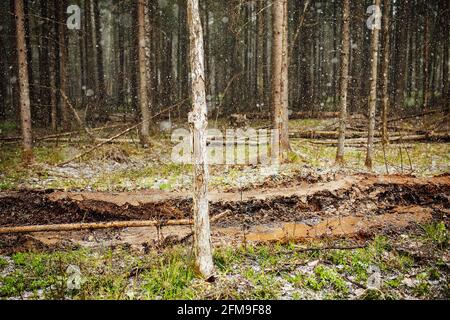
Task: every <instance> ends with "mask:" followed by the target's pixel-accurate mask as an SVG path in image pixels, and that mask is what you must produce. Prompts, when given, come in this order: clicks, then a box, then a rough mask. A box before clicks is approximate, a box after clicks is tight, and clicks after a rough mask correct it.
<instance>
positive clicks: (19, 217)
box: [0, 175, 450, 253]
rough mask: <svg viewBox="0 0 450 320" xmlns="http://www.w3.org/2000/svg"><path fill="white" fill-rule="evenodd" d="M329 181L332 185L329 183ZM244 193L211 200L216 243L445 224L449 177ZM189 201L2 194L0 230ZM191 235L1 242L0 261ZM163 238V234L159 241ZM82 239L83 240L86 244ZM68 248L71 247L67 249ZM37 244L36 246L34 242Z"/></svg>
mask: <svg viewBox="0 0 450 320" xmlns="http://www.w3.org/2000/svg"><path fill="white" fill-rule="evenodd" d="M330 180H331V181H330ZM268 185H270V187H266V186H261V187H260V188H258V189H252V190H248V191H244V192H226V193H219V192H211V193H210V199H211V214H212V215H216V214H219V213H221V212H224V211H225V210H231V214H230V215H228V216H227V217H226V218H224V219H222V220H221V221H219V222H218V223H216V224H215V225H214V226H213V238H214V241H215V242H221V243H222V242H227V243H229V242H233V241H284V240H300V239H304V238H311V237H327V236H331V237H342V236H347V237H355V236H358V237H362V236H368V235H370V234H373V233H374V232H387V231H391V230H396V229H401V228H405V227H408V226H409V225H411V224H414V223H424V222H426V221H428V220H431V219H433V217H439V218H441V219H442V218H446V217H447V216H446V215H447V214H448V212H449V209H450V176H449V175H443V176H439V177H434V178H428V179H422V178H414V177H408V176H370V175H356V176H348V177H344V176H340V177H336V178H335V179H327V180H326V181H325V182H313V183H308V182H306V181H299V182H298V184H294V183H292V182H290V183H288V184H286V183H280V186H279V187H278V188H273V185H272V184H268ZM191 206H192V201H191V199H190V197H189V194H185V193H168V192H162V191H146V192H141V193H89V192H86V193H84V192H62V191H14V192H1V193H0V226H23V225H43V224H59V223H79V222H103V221H126V220H160V221H161V222H162V223H163V222H164V220H169V219H181V218H188V217H191ZM189 231H190V228H189V227H164V228H162V229H160V230H157V229H156V228H128V229H125V230H102V231H96V232H91V231H83V232H81V231H80V232H64V233H62V232H61V233H56V232H53V233H40V234H32V235H20V236H19V235H7V236H5V235H4V236H1V237H0V253H1V252H5V251H10V250H12V249H13V248H16V249H17V250H27V249H29V247H33V248H36V247H37V248H39V249H40V247H44V248H45V247H47V246H52V245H55V244H56V243H58V244H59V245H60V244H61V243H68V242H69V243H77V244H81V245H88V246H89V245H95V244H96V243H97V244H98V243H100V242H101V243H102V244H105V243H108V244H117V243H124V242H125V243H131V244H139V245H142V244H143V243H147V244H148V243H150V244H151V243H152V242H155V241H161V240H162V239H163V238H166V240H167V239H169V238H174V239H175V240H176V239H179V238H182V237H184V236H185V235H187V234H189ZM161 232H162V234H161ZM86 239H87V240H86ZM69 240H70V241H69ZM36 241H37V242H38V244H36V243H35V242H36Z"/></svg>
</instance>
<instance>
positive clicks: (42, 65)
mask: <svg viewBox="0 0 450 320" xmlns="http://www.w3.org/2000/svg"><path fill="white" fill-rule="evenodd" d="M41 16H42V17H43V20H42V22H41V23H42V24H41V28H40V32H41V43H40V48H39V84H40V85H41V87H40V88H39V105H40V108H39V109H38V112H36V116H38V119H36V120H35V121H36V122H37V123H39V124H40V125H42V124H44V125H48V123H49V119H50V116H49V115H50V113H51V106H50V105H49V100H50V90H52V89H50V88H49V87H50V78H49V72H48V69H49V49H48V48H49V33H50V32H49V29H50V28H49V25H50V24H51V22H50V21H48V20H46V19H48V18H49V17H50V15H49V9H48V5H47V2H46V1H43V2H42V4H41ZM44 106H45V108H44Z"/></svg>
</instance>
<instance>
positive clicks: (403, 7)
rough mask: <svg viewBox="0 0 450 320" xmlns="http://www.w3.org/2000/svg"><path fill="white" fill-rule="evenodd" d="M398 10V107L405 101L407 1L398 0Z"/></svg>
mask: <svg viewBox="0 0 450 320" xmlns="http://www.w3.org/2000/svg"><path fill="white" fill-rule="evenodd" d="M397 5H399V6H400V12H399V17H398V18H397V28H398V29H399V32H398V33H397V39H396V44H395V48H396V57H397V58H396V62H397V67H396V70H397V72H396V75H395V77H396V90H395V91H396V92H395V105H396V106H398V107H403V105H404V101H405V79H406V70H407V69H406V68H407V49H408V46H407V44H408V42H407V41H406V39H407V25H408V23H407V20H408V13H409V3H408V2H407V1H400V2H399V4H397Z"/></svg>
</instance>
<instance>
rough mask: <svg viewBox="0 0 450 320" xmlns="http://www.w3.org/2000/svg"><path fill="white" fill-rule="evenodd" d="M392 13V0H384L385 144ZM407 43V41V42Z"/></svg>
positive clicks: (384, 141)
mask: <svg viewBox="0 0 450 320" xmlns="http://www.w3.org/2000/svg"><path fill="white" fill-rule="evenodd" d="M390 11H391V0H384V8H383V12H384V14H383V71H382V76H383V84H382V88H383V101H382V103H383V112H382V119H383V120H382V121H383V128H382V138H383V144H385V145H386V144H388V143H389V136H388V127H387V119H388V113H389V64H390V58H389V55H390V50H389V48H390V35H389V23H390V22H389V15H390ZM405 41H406V40H405Z"/></svg>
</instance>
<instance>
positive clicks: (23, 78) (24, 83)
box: [14, 0, 33, 163]
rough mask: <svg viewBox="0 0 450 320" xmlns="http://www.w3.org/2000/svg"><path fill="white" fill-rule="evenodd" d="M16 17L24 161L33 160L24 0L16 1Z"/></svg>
mask: <svg viewBox="0 0 450 320" xmlns="http://www.w3.org/2000/svg"><path fill="white" fill-rule="evenodd" d="M14 12H15V15H16V36H17V57H18V63H19V86H20V119H21V126H22V146H23V160H24V162H25V163H29V162H31V161H32V160H33V140H32V132H31V108H30V86H29V83H28V62H27V46H26V42H25V13H24V7H23V0H16V1H14Z"/></svg>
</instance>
